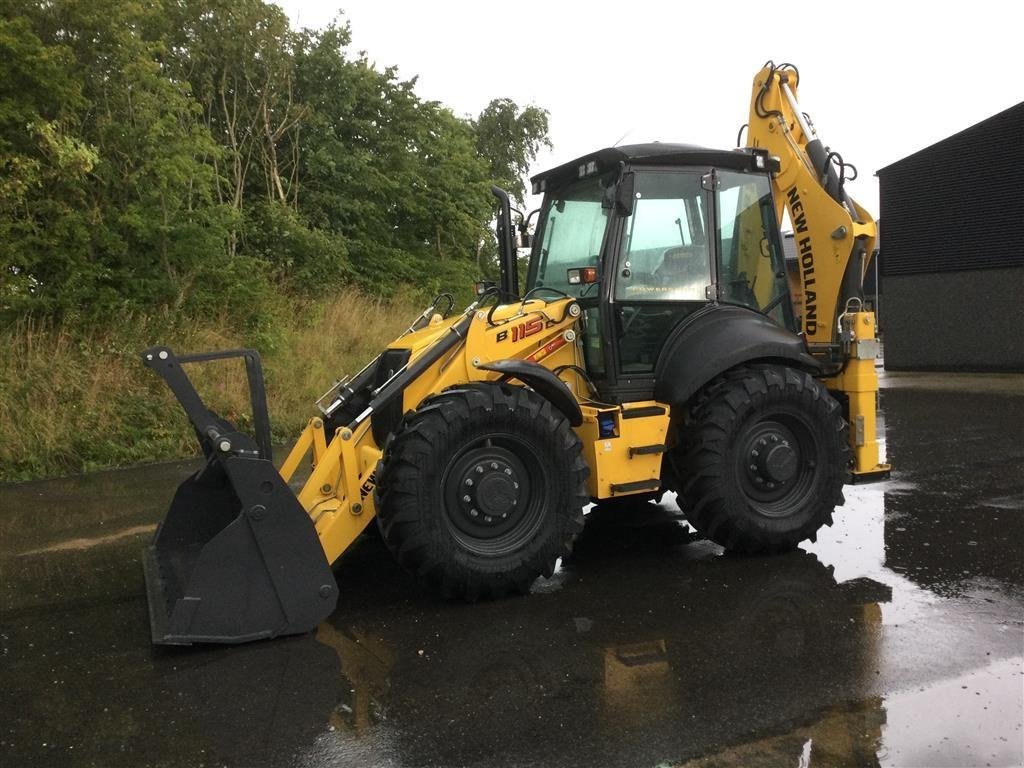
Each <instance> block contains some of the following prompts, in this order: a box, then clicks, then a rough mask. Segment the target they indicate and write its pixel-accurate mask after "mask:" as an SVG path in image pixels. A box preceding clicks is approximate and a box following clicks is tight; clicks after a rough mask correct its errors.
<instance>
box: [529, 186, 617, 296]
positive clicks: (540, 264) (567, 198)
mask: <svg viewBox="0 0 1024 768" xmlns="http://www.w3.org/2000/svg"><path fill="white" fill-rule="evenodd" d="M603 197H604V185H603V184H602V182H601V179H600V178H599V177H597V176H595V177H592V178H589V179H581V180H580V181H577V182H574V183H572V184H570V185H568V186H566V187H564V188H563V189H559V190H555V191H553V192H551V193H549V195H548V198H547V199H546V200H545V201H544V207H543V208H542V210H541V214H540V221H539V223H538V230H537V232H538V238H539V242H538V245H537V246H536V247H535V248H534V250H533V253H532V254H531V256H530V269H529V272H528V273H527V277H526V288H527V290H532V289H534V288H540V287H544V286H546V287H550V288H556V289H558V290H559V291H562V292H563V293H567V294H568V295H570V296H575V297H579V296H580V294H581V293H584V294H585V293H588V292H589V293H590V294H592V295H596V293H595V291H594V289H593V286H592V285H569V282H568V278H567V277H566V271H567V270H569V269H575V268H577V267H596V266H600V264H599V262H600V257H601V242H602V241H603V240H604V232H605V229H606V228H607V226H608V218H609V214H610V212H611V211H610V210H609V209H606V208H603V207H602V206H601V201H602V199H603Z"/></svg>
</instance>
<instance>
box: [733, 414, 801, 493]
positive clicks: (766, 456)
mask: <svg viewBox="0 0 1024 768" xmlns="http://www.w3.org/2000/svg"><path fill="white" fill-rule="evenodd" d="M744 453H745V457H746V474H747V477H748V478H749V479H750V480H751V481H753V483H754V484H755V485H756V486H758V487H760V488H763V489H766V490H772V489H775V488H779V487H780V486H784V485H785V484H786V483H788V482H789V481H790V480H792V479H793V478H794V477H795V476H796V475H797V473H798V471H799V469H800V451H799V447H798V445H797V443H796V440H795V439H794V438H793V436H792V434H790V432H789V430H788V429H786V428H785V427H784V426H783V425H781V424H776V423H773V422H766V423H764V424H761V425H759V428H758V429H756V430H755V431H754V433H753V434H752V435H751V436H750V438H749V439H748V441H747V445H746V449H745V451H744Z"/></svg>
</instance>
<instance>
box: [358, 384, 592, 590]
mask: <svg viewBox="0 0 1024 768" xmlns="http://www.w3.org/2000/svg"><path fill="white" fill-rule="evenodd" d="M488 418H490V419H495V418H498V419H519V418H521V419H523V420H524V421H525V422H527V423H530V424H534V425H537V428H538V429H539V431H540V433H541V434H544V435H545V436H546V438H547V441H548V443H549V445H550V446H551V449H552V451H554V452H557V453H558V454H559V455H561V456H562V457H564V458H563V459H562V462H563V467H564V469H565V470H566V476H567V478H568V485H569V488H570V489H571V492H570V494H569V496H568V498H567V499H566V502H567V503H566V504H565V507H566V508H565V509H552V510H549V516H550V517H552V525H551V526H546V527H551V528H552V530H551V531H549V532H548V534H547V535H546V536H544V537H543V540H542V541H536V542H531V543H530V545H528V546H526V547H524V549H523V551H521V552H518V553H516V556H515V557H513V558H512V561H511V562H507V558H504V559H503V561H502V562H496V563H493V564H491V563H488V562H485V561H484V560H482V559H479V558H474V557H472V556H471V555H469V554H468V553H465V552H462V554H461V555H460V554H459V552H458V551H456V550H453V549H452V548H450V547H447V546H445V545H444V542H442V541H440V540H439V537H442V538H443V535H442V534H441V533H440V532H439V529H438V525H439V523H438V522H437V520H438V518H440V513H439V511H438V510H436V509H432V508H431V507H432V506H435V505H436V503H439V502H438V500H437V495H436V494H433V493H432V492H431V490H430V489H428V488H426V487H425V486H426V484H425V482H424V480H425V479H433V480H435V483H434V484H435V485H438V484H439V482H440V478H439V477H438V478H434V474H436V471H437V470H438V467H436V466H435V464H436V462H437V454H438V450H439V446H442V445H444V444H445V436H446V435H447V434H449V433H450V432H451V431H452V430H453V429H460V428H463V427H464V426H465V425H466V424H474V423H482V422H484V421H486V420H487V419H488ZM552 441H553V443H552ZM588 473H589V468H588V467H587V464H586V462H585V461H584V460H583V453H582V444H581V443H580V440H579V438H578V437H577V436H576V433H575V432H573V430H572V428H571V427H570V426H569V423H568V421H567V420H566V419H565V417H564V416H563V415H562V413H561V412H560V411H558V410H557V409H556V408H553V407H552V405H551V404H550V403H549V402H548V401H547V400H545V399H543V398H542V397H541V396H540V395H538V394H537V393H535V392H533V391H532V390H529V389H526V388H525V387H518V386H512V385H508V384H467V385H463V386H459V387H456V388H452V389H448V390H445V391H444V392H442V393H440V394H438V395H435V396H433V397H431V398H429V399H427V400H425V401H424V402H423V403H422V404H421V406H420V407H419V408H418V409H417V410H416V411H415V412H413V413H410V414H407V415H406V417H405V418H404V419H403V421H402V422H401V424H400V425H399V427H398V428H397V429H396V431H395V433H394V435H393V437H392V438H390V439H389V440H388V442H387V444H386V445H385V450H384V456H383V458H382V460H381V464H380V465H379V466H378V470H377V477H378V478H379V483H378V485H377V489H376V493H377V505H376V506H377V519H378V522H379V525H380V529H381V532H382V534H383V537H384V541H385V543H386V544H387V546H388V548H389V549H390V550H391V552H392V553H393V554H394V556H395V557H396V559H397V560H398V562H399V564H400V565H402V567H404V568H405V569H406V570H408V571H409V572H411V573H412V574H413V575H414V576H416V577H417V578H418V580H419V581H420V582H421V583H423V584H424V585H425V586H426V587H427V588H428V589H429V590H430V591H432V592H435V593H438V594H440V595H442V596H445V597H455V598H462V599H465V600H469V601H475V600H478V599H486V598H498V597H502V596H505V595H508V594H512V593H520V594H525V593H526V592H528V591H529V588H530V585H531V584H532V583H533V582H534V580H536V578H537V577H538V576H540V575H543V576H546V577H550V576H551V574H552V573H553V572H554V567H555V564H556V562H557V560H558V558H559V557H563V556H566V555H568V554H569V553H570V552H571V551H572V544H573V541H574V540H575V538H576V536H577V535H578V533H579V532H580V531H581V530H582V529H583V507H584V505H585V504H587V503H588V502H589V496H588V494H587V490H586V478H587V475H588ZM431 517H433V518H434V521H433V522H431V521H430V518H431ZM538 534H540V532H538ZM453 554H454V555H455V557H453Z"/></svg>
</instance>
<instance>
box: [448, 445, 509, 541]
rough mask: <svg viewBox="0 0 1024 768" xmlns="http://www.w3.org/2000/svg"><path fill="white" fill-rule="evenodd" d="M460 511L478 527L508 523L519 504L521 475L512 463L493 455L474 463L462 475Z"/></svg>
mask: <svg viewBox="0 0 1024 768" xmlns="http://www.w3.org/2000/svg"><path fill="white" fill-rule="evenodd" d="M461 485H462V488H463V492H462V495H461V497H460V498H459V506H460V509H461V511H462V513H463V515H465V516H466V517H468V518H469V519H470V520H472V521H473V522H474V523H476V524H480V523H483V524H484V525H491V524H493V523H495V522H497V521H498V520H505V519H507V518H508V516H509V513H511V512H513V511H514V510H515V508H516V505H517V504H518V503H519V476H518V473H517V468H516V467H515V466H514V464H513V463H512V462H511V461H508V460H507V459H505V458H503V457H501V456H491V457H489V458H484V459H483V460H479V461H476V462H471V463H470V465H469V466H467V467H465V469H464V471H463V472H462V483H461Z"/></svg>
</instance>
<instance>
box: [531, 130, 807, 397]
mask: <svg viewBox="0 0 1024 768" xmlns="http://www.w3.org/2000/svg"><path fill="white" fill-rule="evenodd" d="M776 169H777V161H775V160H774V159H772V158H770V157H768V156H767V154H766V153H763V152H759V151H756V150H734V151H729V150H714V149H706V148H703V147H694V146H689V145H683V144H639V145H631V146H624V147H616V148H611V149H603V150H601V151H599V152H596V153H594V154H591V155H586V156H584V157H581V158H579V159H578V160H574V161H573V162H571V163H567V164H565V165H562V166H559V167H558V168H555V169H553V170H551V171H548V172H546V173H543V174H540V175H538V176H535V177H534V178H533V180H532V181H533V191H534V193H535V194H538V193H541V192H543V193H544V202H543V204H542V207H541V212H540V217H539V220H538V224H537V234H536V237H535V239H534V243H533V248H532V251H531V254H530V264H529V269H528V272H527V278H526V285H525V290H526V291H530V290H537V289H543V288H547V289H553V290H557V291H560V292H563V293H566V294H568V295H570V296H573V297H575V298H577V299H579V301H580V305H581V306H582V308H583V310H584V312H583V329H584V330H583V339H582V341H583V348H584V355H585V358H586V366H587V371H588V373H589V375H590V377H591V378H592V379H593V380H594V382H595V383H596V385H597V387H598V390H599V393H600V395H601V397H602V398H603V399H606V400H608V401H611V402H625V401H629V400H636V399H643V398H645V397H650V396H651V392H652V391H653V388H654V372H655V366H656V364H657V361H658V356H659V353H660V352H661V350H662V348H663V347H664V346H665V342H666V340H667V339H668V338H669V336H670V335H671V334H672V332H673V331H674V330H675V329H676V328H677V327H679V326H680V324H681V323H683V322H684V321H685V320H686V319H687V318H689V317H690V316H692V315H693V314H694V313H696V312H697V311H698V310H701V309H703V308H705V307H707V306H708V305H710V304H733V305H740V306H744V307H747V308H749V309H751V310H752V311H755V312H758V313H761V314H763V315H765V316H767V317H769V318H770V319H771V320H772V321H773V322H774V323H776V324H777V325H779V326H781V327H783V328H786V329H788V330H790V331H793V332H794V333H795V332H797V331H798V330H799V325H798V323H797V321H796V318H795V317H794V314H793V307H792V301H791V298H790V294H789V286H788V283H787V278H786V269H785V260H784V256H783V250H782V243H781V240H780V237H779V228H778V223H777V221H776V218H775V207H774V204H773V201H772V192H771V184H770V179H769V173H770V172H771V171H772V170H776ZM587 267H591V268H596V269H586V268H587Z"/></svg>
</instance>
